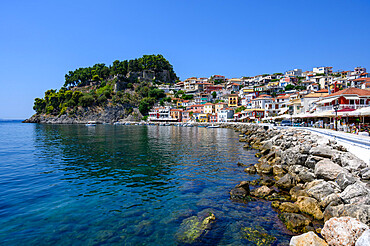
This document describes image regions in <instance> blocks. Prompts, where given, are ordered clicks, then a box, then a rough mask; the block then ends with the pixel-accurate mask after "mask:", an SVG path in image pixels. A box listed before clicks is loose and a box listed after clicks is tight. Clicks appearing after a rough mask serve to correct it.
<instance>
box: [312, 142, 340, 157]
mask: <svg viewBox="0 0 370 246" xmlns="http://www.w3.org/2000/svg"><path fill="white" fill-rule="evenodd" d="M310 154H311V155H315V156H320V157H324V158H332V156H333V155H334V151H333V149H331V148H330V147H329V146H327V145H319V146H317V147H313V148H311V149H310Z"/></svg>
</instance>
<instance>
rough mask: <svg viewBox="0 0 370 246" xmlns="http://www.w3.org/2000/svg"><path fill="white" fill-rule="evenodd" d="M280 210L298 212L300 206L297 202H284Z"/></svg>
mask: <svg viewBox="0 0 370 246" xmlns="http://www.w3.org/2000/svg"><path fill="white" fill-rule="evenodd" d="M279 210H280V211H281V212H282V213H298V212H299V207H298V206H297V204H294V203H291V202H283V203H281V204H280V206H279Z"/></svg>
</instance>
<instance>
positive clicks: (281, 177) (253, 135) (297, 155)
mask: <svg viewBox="0 0 370 246" xmlns="http://www.w3.org/2000/svg"><path fill="white" fill-rule="evenodd" d="M228 128H231V129H234V130H235V131H237V132H239V133H240V135H239V138H240V139H239V141H240V142H241V143H244V144H245V145H244V146H243V147H245V148H246V149H250V148H251V149H257V150H259V152H258V153H257V154H256V156H257V157H259V160H258V163H256V164H255V165H251V166H247V167H246V168H245V170H244V171H245V172H247V173H250V174H256V173H257V174H259V175H260V177H261V178H260V179H258V180H257V181H252V182H248V181H241V182H240V183H239V184H238V185H236V186H235V187H234V188H233V189H232V190H231V191H230V196H231V199H233V200H239V201H244V202H248V201H249V200H250V199H253V198H258V199H263V200H268V201H272V203H271V206H272V207H273V208H275V209H276V210H277V211H279V218H280V220H281V221H282V222H283V223H284V224H285V226H286V227H287V229H288V230H290V231H291V232H293V233H295V234H302V233H304V235H302V237H306V236H307V235H308V234H309V235H310V236H312V235H316V234H312V232H313V233H317V234H319V235H321V236H323V237H324V238H325V239H326V240H327V241H328V240H329V239H328V236H327V235H328V233H329V232H328V229H327V227H328V226H327V224H329V223H331V222H332V221H333V220H336V219H338V218H339V219H340V217H345V218H347V217H351V218H354V219H356V220H357V221H358V222H359V223H362V224H363V225H364V226H366V227H367V228H368V226H369V225H370V189H369V187H370V167H369V164H366V163H365V162H364V161H362V160H361V159H359V158H358V157H356V156H355V155H354V154H352V153H350V152H348V151H347V149H346V148H345V147H343V146H342V145H339V144H338V143H337V142H336V141H335V140H331V139H328V138H326V137H323V136H319V135H317V134H315V133H312V132H309V131H307V130H304V129H299V128H288V129H271V128H266V127H263V126H259V125H243V126H240V125H238V126H229V127H228ZM250 186H253V187H254V189H253V190H250ZM323 225H324V226H323ZM332 231H333V233H335V230H332ZM361 233H362V232H361ZM306 234H307V235H306ZM295 237H300V236H295ZM295 237H293V238H295ZM316 237H317V235H316ZM293 238H292V240H293ZM317 238H318V239H320V238H319V237H317ZM318 239H317V240H318Z"/></svg>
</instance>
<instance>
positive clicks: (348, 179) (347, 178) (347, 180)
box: [335, 173, 356, 190]
mask: <svg viewBox="0 0 370 246" xmlns="http://www.w3.org/2000/svg"><path fill="white" fill-rule="evenodd" d="M335 182H336V183H337V184H338V186H339V187H340V189H341V190H344V189H345V188H347V186H348V185H351V184H354V183H355V182H356V178H355V177H353V175H352V174H349V173H340V174H339V175H338V176H337V179H336V180H335Z"/></svg>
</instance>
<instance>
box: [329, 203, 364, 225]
mask: <svg viewBox="0 0 370 246" xmlns="http://www.w3.org/2000/svg"><path fill="white" fill-rule="evenodd" d="M343 216H349V217H352V218H356V219H358V220H359V221H361V222H362V223H365V224H367V225H369V226H370V205H365V204H359V205H355V204H346V205H343V204H341V205H338V206H330V205H329V206H328V207H326V209H325V211H324V220H325V221H327V220H329V219H330V218H333V217H343Z"/></svg>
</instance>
